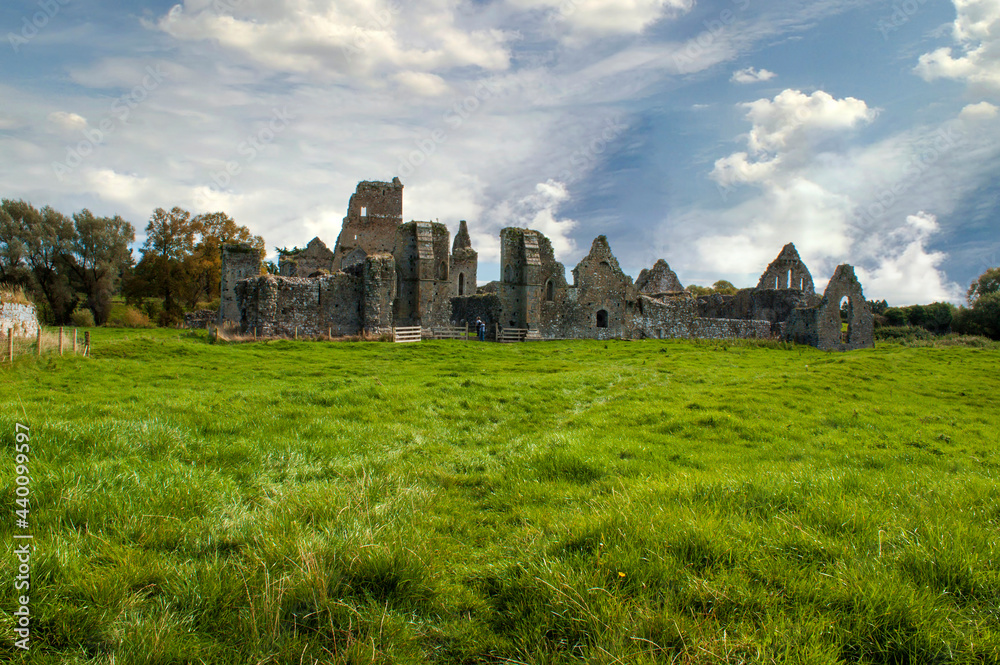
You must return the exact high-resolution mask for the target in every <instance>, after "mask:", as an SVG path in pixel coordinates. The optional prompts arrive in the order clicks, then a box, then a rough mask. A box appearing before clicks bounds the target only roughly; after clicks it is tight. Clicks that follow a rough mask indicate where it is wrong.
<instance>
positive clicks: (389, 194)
mask: <svg viewBox="0 0 1000 665" xmlns="http://www.w3.org/2000/svg"><path fill="white" fill-rule="evenodd" d="M402 223H403V183H401V182H400V181H399V178H393V179H392V182H370V181H364V182H361V183H358V187H357V190H356V191H355V192H354V195H353V196H351V200H350V202H349V203H348V206H347V217H345V218H344V226H343V228H342V229H341V231H340V235H339V236H338V237H337V245H336V247H335V248H334V250H333V253H334V266H335V267H336V268H337V269H341V268H346V267H347V265H349V264H350V263H358V259H359V256H360V255H359V254H358V250H360V251H361V252H364V255H371V254H390V253H392V250H393V247H394V245H395V241H396V227H398V226H399V225H400V224H402ZM352 254H353V256H352ZM348 257H351V260H350V261H348V260H347V259H348Z"/></svg>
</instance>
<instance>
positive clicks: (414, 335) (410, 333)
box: [392, 326, 423, 344]
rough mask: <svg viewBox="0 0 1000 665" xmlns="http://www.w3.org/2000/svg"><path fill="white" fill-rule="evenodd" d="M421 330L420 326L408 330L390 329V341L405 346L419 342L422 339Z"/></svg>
mask: <svg viewBox="0 0 1000 665" xmlns="http://www.w3.org/2000/svg"><path fill="white" fill-rule="evenodd" d="M422 332H423V331H422V330H421V328H420V326H411V327H408V328H393V329H392V341H393V342H395V343H397V344H406V343H409V342H419V341H420V340H421V338H422Z"/></svg>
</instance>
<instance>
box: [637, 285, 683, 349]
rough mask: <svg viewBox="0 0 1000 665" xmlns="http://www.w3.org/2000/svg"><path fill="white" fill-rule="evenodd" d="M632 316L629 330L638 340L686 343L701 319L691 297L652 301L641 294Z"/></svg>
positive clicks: (654, 299) (655, 299) (653, 299)
mask: <svg viewBox="0 0 1000 665" xmlns="http://www.w3.org/2000/svg"><path fill="white" fill-rule="evenodd" d="M631 314H632V321H631V325H630V328H631V330H632V331H633V333H632V336H633V337H634V338H636V339H686V338H688V337H691V330H692V326H693V325H694V320H695V319H696V318H698V305H697V302H696V301H695V299H694V298H692V297H691V296H672V297H665V298H652V297H650V296H647V295H645V294H640V295H639V296H638V298H636V301H635V306H634V307H633V308H632V311H631Z"/></svg>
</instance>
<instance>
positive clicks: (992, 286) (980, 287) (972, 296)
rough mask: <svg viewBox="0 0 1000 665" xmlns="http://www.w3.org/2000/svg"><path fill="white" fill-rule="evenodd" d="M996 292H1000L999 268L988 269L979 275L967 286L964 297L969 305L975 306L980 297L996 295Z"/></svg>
mask: <svg viewBox="0 0 1000 665" xmlns="http://www.w3.org/2000/svg"><path fill="white" fill-rule="evenodd" d="M998 291H1000V267H997V268H990V269H989V270H987V271H986V272H984V273H983V274H982V275H980V276H979V277H978V278H977V279H976V281H974V282H973V283H972V284H971V285H970V286H969V290H968V291H967V293H966V295H967V296H968V298H969V304H970V305H975V303H976V301H977V300H979V298H980V297H981V296H984V295H986V294H988V293H997V292H998Z"/></svg>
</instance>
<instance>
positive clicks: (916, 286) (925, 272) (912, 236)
mask: <svg viewBox="0 0 1000 665" xmlns="http://www.w3.org/2000/svg"><path fill="white" fill-rule="evenodd" d="M939 231H940V226H939V225H938V222H937V218H936V217H935V216H934V215H932V214H930V213H927V212H924V211H920V212H918V213H916V214H914V215H909V216H907V218H906V223H905V224H904V225H903V226H900V227H897V228H895V229H893V230H892V231H890V232H889V233H888V234H887V237H885V238H884V239H882V240H881V242H880V241H879V240H877V239H876V240H874V242H877V243H878V244H879V245H880V246H881V256H880V257H879V260H878V264H877V265H876V266H875V267H874V268H872V269H871V270H865V269H864V268H863V267H861V268H858V277H859V278H860V279H861V280H862V282H863V284H864V288H865V297H867V298H868V299H869V300H881V299H883V298H884V299H886V300H889V301H890V304H893V305H900V306H903V305H912V304H927V303H930V302H937V301H950V302H956V303H957V302H961V301H962V299H963V298H962V295H963V294H962V288H961V287H960V286H959V285H958V284H955V283H954V282H950V281H948V278H947V276H946V275H945V274H944V272H943V271H942V270H941V263H942V262H943V261H944V260H945V259H946V258H947V255H946V254H944V253H943V252H935V251H930V250H928V248H927V242H928V240H929V239H930V237H931V236H933V235H934V234H936V233H938V232H939Z"/></svg>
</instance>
